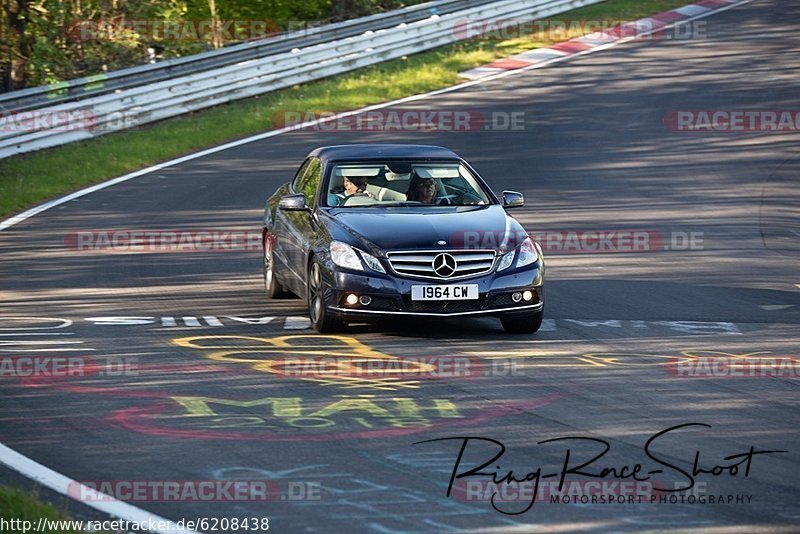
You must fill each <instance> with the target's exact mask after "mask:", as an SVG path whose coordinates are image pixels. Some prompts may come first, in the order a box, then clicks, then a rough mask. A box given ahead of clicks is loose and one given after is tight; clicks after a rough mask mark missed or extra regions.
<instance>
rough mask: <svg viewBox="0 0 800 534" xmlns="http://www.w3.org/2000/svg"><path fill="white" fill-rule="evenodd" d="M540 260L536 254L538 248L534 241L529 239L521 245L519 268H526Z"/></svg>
mask: <svg viewBox="0 0 800 534" xmlns="http://www.w3.org/2000/svg"><path fill="white" fill-rule="evenodd" d="M538 259H539V253H538V252H536V246H535V245H534V244H533V240H532V239H531V238H530V237H528V238H526V239H525V241H523V242H522V243H520V245H519V259H518V260H517V267H525V266H526V265H530V264H531V263H534V262H535V261H536V260H538Z"/></svg>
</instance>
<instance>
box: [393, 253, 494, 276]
mask: <svg viewBox="0 0 800 534" xmlns="http://www.w3.org/2000/svg"><path fill="white" fill-rule="evenodd" d="M440 254H449V255H450V256H452V258H453V259H454V260H455V264H456V265H455V270H454V271H453V272H452V274H446V275H440V274H437V273H436V271H435V270H434V259H436V257H437V256H439V255H440ZM386 256H387V258H388V259H389V264H390V265H391V266H392V269H393V270H394V271H395V272H396V273H397V274H400V275H405V276H413V277H416V278H429V279H434V280H455V279H458V278H466V277H468V276H478V275H481V274H485V273H488V272H490V271H491V270H492V266H493V265H494V258H495V252H494V251H493V250H422V251H399V252H389V253H387V254H386Z"/></svg>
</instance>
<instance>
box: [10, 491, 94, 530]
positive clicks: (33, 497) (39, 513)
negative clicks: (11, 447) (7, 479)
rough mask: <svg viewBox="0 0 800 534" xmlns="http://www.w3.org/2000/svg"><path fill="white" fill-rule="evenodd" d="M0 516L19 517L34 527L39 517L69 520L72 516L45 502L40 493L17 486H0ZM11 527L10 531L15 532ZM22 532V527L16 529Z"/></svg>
mask: <svg viewBox="0 0 800 534" xmlns="http://www.w3.org/2000/svg"><path fill="white" fill-rule="evenodd" d="M0 518H3V519H4V520H6V521H9V520H11V519H19V520H21V521H30V522H31V524H32V525H33V527H32V528H31V531H33V529H34V528H36V525H37V523H38V522H39V518H45V519H51V520H55V521H58V520H69V519H70V518H69V517H68V516H67V514H66V513H65V512H64V511H63V510H59V509H57V508H56V507H55V506H53V505H52V504H49V503H46V502H43V501H41V500H40V499H39V495H38V494H37V493H35V492H32V493H29V492H25V491H22V490H19V489H16V488H10V487H6V486H0ZM14 531H15V529H11V530H9V531H8V532H14ZM16 531H17V532H21V530H20V529H16ZM48 532H51V533H55V534H78V533H79V532H81V534H82V531H79V530H52V529H51V530H49V531H48Z"/></svg>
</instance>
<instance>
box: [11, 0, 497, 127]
mask: <svg viewBox="0 0 800 534" xmlns="http://www.w3.org/2000/svg"><path fill="white" fill-rule="evenodd" d="M495 1H497V0H437V1H435V2H425V3H423V4H416V5H413V6H409V7H407V8H403V9H397V10H394V11H390V12H387V13H380V14H377V15H370V16H368V17H361V18H357V19H352V20H347V21H343V22H337V23H333V24H326V25H324V26H318V27H315V28H311V29H310V30H301V31H295V32H285V33H281V34H276V35H273V36H271V37H269V38H266V39H260V40H258V41H253V42H249V43H243V44H237V45H232V46H228V47H225V48H221V49H219V50H213V51H210V52H204V53H202V54H194V55H191V56H186V57H181V58H175V59H168V60H165V61H159V62H157V63H152V64H146V65H140V66H137V67H131V68H127V69H121V70H116V71H113V72H109V73H106V74H97V75H94V76H87V77H84V78H76V79H74V80H69V81H66V82H62V83H55V84H50V85H44V86H40V87H31V88H29V89H22V90H20V91H14V92H11V93H5V94H0V110H3V109H5V110H6V111H14V112H20V111H28V110H32V109H37V108H41V107H47V106H52V105H56V104H61V103H65V102H70V101H73V100H77V99H80V98H87V97H90V96H98V95H101V94H105V93H111V92H114V91H118V90H121V89H128V88H130V87H136V86H139V85H144V84H147V83H155V82H159V81H163V80H169V79H171V78H175V77H176V76H183V75H187V74H194V73H196V72H201V71H204V70H211V69H215V68H219V67H223V66H226V65H232V64H235V63H239V62H241V61H249V60H251V59H258V58H262V57H265V56H269V55H273V54H279V53H281V52H289V51H291V50H292V49H293V48H303V47H306V46H311V45H314V44H319V43H325V42H330V41H335V40H337V39H344V38H347V37H353V36H355V35H359V34H362V33H364V32H367V31H375V30H380V29H383V28H388V27H391V26H396V25H398V24H402V23H409V22H414V21H416V20H420V19H423V18H425V17H429V16H431V15H435V14H445V13H451V12H453V11H458V10H461V9H466V8H469V7H475V6H479V5H483V4H489V3H491V2H495Z"/></svg>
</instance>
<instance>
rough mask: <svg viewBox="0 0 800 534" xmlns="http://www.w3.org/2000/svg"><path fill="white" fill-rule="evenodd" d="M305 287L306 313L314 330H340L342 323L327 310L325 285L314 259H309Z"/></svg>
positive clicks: (322, 331)
mask: <svg viewBox="0 0 800 534" xmlns="http://www.w3.org/2000/svg"><path fill="white" fill-rule="evenodd" d="M306 287H307V290H306V294H307V296H308V315H309V318H310V319H311V326H312V327H313V328H314V330H316V331H317V332H321V333H324V332H336V331H338V330H341V329H342V327H343V326H344V323H342V321H340V320H339V319H338V318H337V317H334V316H333V315H331V313H330V311H328V304H327V302H325V287H324V285H323V283H322V270H321V269H320V266H319V263H317V260H316V259H314V260H311V265H310V266H309V268H308V281H307V282H306Z"/></svg>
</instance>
